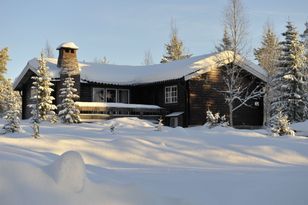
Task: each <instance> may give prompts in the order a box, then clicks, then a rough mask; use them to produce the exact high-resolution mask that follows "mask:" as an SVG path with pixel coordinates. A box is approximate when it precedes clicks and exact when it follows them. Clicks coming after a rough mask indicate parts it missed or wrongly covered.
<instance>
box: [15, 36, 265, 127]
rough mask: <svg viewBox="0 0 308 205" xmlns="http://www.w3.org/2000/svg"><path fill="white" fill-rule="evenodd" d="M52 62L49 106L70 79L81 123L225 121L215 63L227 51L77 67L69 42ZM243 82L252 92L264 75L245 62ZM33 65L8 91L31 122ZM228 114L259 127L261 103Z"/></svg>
mask: <svg viewBox="0 0 308 205" xmlns="http://www.w3.org/2000/svg"><path fill="white" fill-rule="evenodd" d="M57 50H59V57H58V59H54V58H47V59H46V60H47V66H48V67H49V70H50V73H51V76H52V82H53V84H54V92H53V96H54V97H55V104H59V103H60V102H61V99H60V97H59V90H60V88H61V87H62V83H63V81H64V79H65V77H66V76H67V72H71V73H73V77H74V79H75V87H76V88H77V90H78V94H79V96H80V99H79V102H80V103H79V102H78V103H79V105H78V103H77V105H78V106H79V107H80V110H81V113H82V117H83V118H84V119H90V118H92V119H102V118H104V119H105V118H109V117H122V116H138V117H143V118H151V117H152V118H156V119H157V118H158V117H163V118H164V122H165V124H167V125H170V126H172V127H175V126H183V127H188V126H193V125H202V124H204V123H205V122H206V111H207V110H208V109H210V110H211V111H212V112H219V113H221V114H222V115H223V114H225V115H226V116H228V108H227V105H226V103H225V99H224V96H223V95H222V93H221V92H219V90H222V88H223V87H224V86H225V85H224V82H223V77H222V70H223V69H224V68H226V67H225V65H226V64H227V63H225V64H221V63H220V65H219V66H217V63H216V59H217V58H219V57H222V56H223V55H225V54H228V52H227V51H225V52H221V53H213V54H208V55H202V56H196V57H191V58H189V59H184V60H179V61H174V62H170V63H165V64H155V65H146V66H126V65H111V64H95V63H84V62H83V63H80V62H79V63H78V60H77V51H78V47H77V46H76V45H75V44H74V43H73V42H68V43H63V44H61V45H60V46H59V47H58V48H57ZM239 66H241V67H242V70H243V72H245V73H246V75H245V76H247V77H246V78H247V82H251V81H253V82H254V83H253V86H257V85H260V83H264V82H266V78H267V73H266V71H265V70H264V69H262V68H260V67H259V66H257V65H255V64H253V63H252V62H249V61H245V62H244V63H242V64H241V65H239ZM37 69H38V62H37V59H36V58H33V59H32V60H30V61H29V62H28V63H27V65H26V66H25V68H24V69H23V71H22V72H21V74H20V75H19V76H18V77H17V78H16V80H15V82H14V89H15V90H18V91H20V93H21V95H22V118H23V119H27V118H30V117H31V114H30V108H29V107H28V105H29V104H31V103H33V102H32V99H31V96H33V92H34V91H33V90H32V89H31V86H32V79H31V76H33V75H36V72H37ZM248 104H249V105H250V106H243V107H241V108H240V109H238V110H237V111H236V112H235V113H234V124H235V125H236V126H261V125H262V124H263V98H262V97H260V98H258V99H254V100H251V101H250V102H248Z"/></svg>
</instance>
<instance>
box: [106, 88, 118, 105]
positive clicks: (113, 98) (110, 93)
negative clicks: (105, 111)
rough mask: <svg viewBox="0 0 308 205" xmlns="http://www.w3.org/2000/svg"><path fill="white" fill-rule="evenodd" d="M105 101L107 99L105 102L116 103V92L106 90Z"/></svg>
mask: <svg viewBox="0 0 308 205" xmlns="http://www.w3.org/2000/svg"><path fill="white" fill-rule="evenodd" d="M106 99H107V102H111V103H115V102H117V90H116V89H107V92H106Z"/></svg>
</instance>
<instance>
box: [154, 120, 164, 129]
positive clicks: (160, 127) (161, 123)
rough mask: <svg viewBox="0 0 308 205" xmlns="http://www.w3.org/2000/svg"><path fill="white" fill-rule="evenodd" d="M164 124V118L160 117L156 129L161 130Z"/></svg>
mask: <svg viewBox="0 0 308 205" xmlns="http://www.w3.org/2000/svg"><path fill="white" fill-rule="evenodd" d="M163 126H164V124H163V119H162V118H159V120H158V124H157V125H156V126H155V130H156V131H161V130H162V128H163Z"/></svg>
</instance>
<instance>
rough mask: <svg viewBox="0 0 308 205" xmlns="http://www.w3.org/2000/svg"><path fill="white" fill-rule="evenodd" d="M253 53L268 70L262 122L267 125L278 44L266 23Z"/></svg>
mask: <svg viewBox="0 0 308 205" xmlns="http://www.w3.org/2000/svg"><path fill="white" fill-rule="evenodd" d="M254 55H255V57H256V60H257V61H258V63H259V65H260V66H261V67H262V68H265V69H266V70H267V71H268V76H267V83H266V85H265V87H264V123H265V125H269V123H268V121H269V120H270V110H271V102H272V100H273V94H274V93H273V89H272V87H273V83H272V79H273V76H274V74H275V73H276V70H277V63H278V59H279V56H280V45H279V41H278V38H277V36H276V34H275V33H274V31H273V28H272V27H271V26H270V25H269V24H268V25H266V27H265V30H264V34H263V37H262V42H261V46H260V47H259V48H257V49H254Z"/></svg>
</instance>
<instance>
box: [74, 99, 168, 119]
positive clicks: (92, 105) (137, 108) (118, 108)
mask: <svg viewBox="0 0 308 205" xmlns="http://www.w3.org/2000/svg"><path fill="white" fill-rule="evenodd" d="M76 106H77V108H78V109H79V111H80V118H81V120H83V121H92V120H101V119H110V118H115V117H139V118H143V119H153V120H157V119H158V118H160V117H161V116H162V115H163V114H164V112H165V110H164V109H163V108H161V107H159V106H156V105H144V104H125V103H104V102H76Z"/></svg>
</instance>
